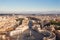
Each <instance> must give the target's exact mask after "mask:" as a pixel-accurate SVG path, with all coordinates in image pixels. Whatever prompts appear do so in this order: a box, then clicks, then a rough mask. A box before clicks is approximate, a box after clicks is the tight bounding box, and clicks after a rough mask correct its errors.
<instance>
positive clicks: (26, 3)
mask: <svg viewBox="0 0 60 40" xmlns="http://www.w3.org/2000/svg"><path fill="white" fill-rule="evenodd" d="M46 11H54V12H55V11H58V12H60V0H0V13H2V12H3V13H5V12H7V13H8V12H12V13H14V12H17V13H19V12H46Z"/></svg>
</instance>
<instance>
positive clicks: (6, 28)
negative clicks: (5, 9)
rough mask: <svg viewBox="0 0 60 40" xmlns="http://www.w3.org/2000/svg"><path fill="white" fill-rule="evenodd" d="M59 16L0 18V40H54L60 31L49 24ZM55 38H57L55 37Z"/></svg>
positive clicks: (57, 19)
mask: <svg viewBox="0 0 60 40" xmlns="http://www.w3.org/2000/svg"><path fill="white" fill-rule="evenodd" d="M59 18H60V17H59V16H21V15H20V16H0V40H56V39H57V37H58V38H59V35H60V34H58V33H59V32H60V30H56V29H55V27H56V26H55V25H52V24H50V21H51V20H54V21H58V22H59V21H60V19H59ZM56 36H57V37H56Z"/></svg>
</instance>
